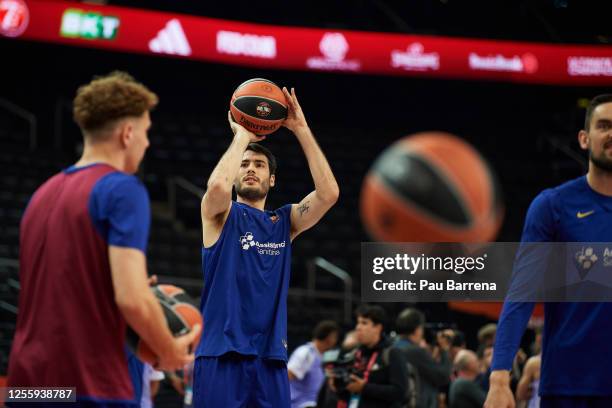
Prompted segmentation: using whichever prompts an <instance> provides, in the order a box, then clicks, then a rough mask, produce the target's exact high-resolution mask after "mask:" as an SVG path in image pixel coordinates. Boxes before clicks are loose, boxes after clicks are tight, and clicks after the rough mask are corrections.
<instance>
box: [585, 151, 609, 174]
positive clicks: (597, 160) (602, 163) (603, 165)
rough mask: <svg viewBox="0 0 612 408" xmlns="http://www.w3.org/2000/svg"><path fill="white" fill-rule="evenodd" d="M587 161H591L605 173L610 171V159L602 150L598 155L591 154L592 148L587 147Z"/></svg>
mask: <svg viewBox="0 0 612 408" xmlns="http://www.w3.org/2000/svg"><path fill="white" fill-rule="evenodd" d="M589 161H591V163H593V165H594V166H595V167H597V168H598V169H600V170H603V171H605V172H607V173H612V159H611V158H609V157H606V152H605V151H602V152H601V154H600V155H599V156H595V155H594V154H593V150H592V149H589Z"/></svg>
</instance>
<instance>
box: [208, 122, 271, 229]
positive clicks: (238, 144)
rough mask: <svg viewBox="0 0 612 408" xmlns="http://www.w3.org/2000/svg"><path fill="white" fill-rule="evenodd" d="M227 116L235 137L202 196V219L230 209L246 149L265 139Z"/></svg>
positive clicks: (213, 216)
mask: <svg viewBox="0 0 612 408" xmlns="http://www.w3.org/2000/svg"><path fill="white" fill-rule="evenodd" d="M227 118H228V120H229V123H230V127H231V128H232V132H233V133H234V139H233V140H232V143H231V144H230V146H229V147H228V149H227V150H226V152H225V153H224V154H223V156H222V157H221V160H219V163H217V166H216V167H215V169H214V170H213V172H212V173H211V175H210V177H209V179H208V183H207V189H206V193H205V194H204V197H203V198H202V205H201V210H202V221H205V220H211V219H213V218H216V217H218V216H220V215H223V214H225V213H226V212H227V211H228V210H229V206H230V202H231V200H232V185H233V182H234V179H235V178H236V175H237V174H238V170H239V169H240V161H241V160H242V155H243V153H244V151H245V150H246V148H247V146H248V144H249V143H250V142H258V141H260V140H263V139H265V136H256V135H255V134H253V133H251V132H249V131H248V130H246V129H245V128H244V127H242V126H241V125H239V124H237V123H236V122H234V121H233V120H232V117H231V114H230V113H229V112H228V113H227Z"/></svg>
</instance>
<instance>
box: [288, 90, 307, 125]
mask: <svg viewBox="0 0 612 408" xmlns="http://www.w3.org/2000/svg"><path fill="white" fill-rule="evenodd" d="M283 93H284V94H285V98H286V99H287V107H288V109H287V119H285V121H284V122H283V126H284V127H286V128H287V129H289V130H290V131H292V132H293V133H295V132H296V131H297V130H299V129H300V128H308V123H306V117H305V116H304V112H303V111H302V107H301V106H300V103H299V102H298V99H297V95H296V94H295V89H294V88H291V93H289V91H288V90H287V88H286V87H284V86H283Z"/></svg>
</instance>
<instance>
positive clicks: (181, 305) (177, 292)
mask: <svg viewBox="0 0 612 408" xmlns="http://www.w3.org/2000/svg"><path fill="white" fill-rule="evenodd" d="M151 290H152V291H153V294H154V295H155V297H156V298H157V300H158V301H159V304H160V305H161V307H162V310H163V312H164V316H165V317H166V322H167V323H168V328H169V329H170V332H172V334H173V335H174V336H175V337H176V336H180V335H183V334H187V333H189V331H191V329H192V328H193V326H195V325H196V324H199V325H200V326H201V327H202V326H203V321H202V314H201V313H200V310H199V309H198V308H197V306H196V302H195V301H194V300H193V299H192V298H191V297H190V296H189V295H188V294H187V293H185V291H184V290H183V289H181V288H179V287H176V286H173V285H156V286H153V287H151ZM203 329H204V327H202V330H203ZM201 335H202V331H200V334H199V335H198V338H197V339H196V341H195V343H194V344H196V345H197V344H198V342H199V341H200V336H201ZM127 339H128V345H129V346H130V348H131V349H132V350H133V351H134V354H136V356H137V357H138V358H139V359H140V360H141V361H144V362H146V363H149V364H155V363H156V362H157V356H156V355H155V353H154V352H153V350H151V347H149V345H148V344H147V343H146V342H145V341H143V340H141V339H140V338H139V336H138V334H136V332H134V331H133V330H132V329H129V330H128V338H127Z"/></svg>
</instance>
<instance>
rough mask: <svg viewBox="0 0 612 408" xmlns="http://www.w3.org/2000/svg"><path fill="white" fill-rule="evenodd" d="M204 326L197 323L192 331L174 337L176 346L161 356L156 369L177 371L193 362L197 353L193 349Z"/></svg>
mask: <svg viewBox="0 0 612 408" xmlns="http://www.w3.org/2000/svg"><path fill="white" fill-rule="evenodd" d="M201 330H202V326H200V325H199V324H196V325H195V326H193V328H192V329H191V331H190V332H189V333H187V334H184V335H182V336H179V337H176V338H175V339H174V347H172V350H169V351H168V353H167V354H165V355H163V356H160V357H159V361H158V363H157V364H156V365H155V366H154V368H155V369H156V370H161V371H175V370H180V369H182V368H183V367H185V365H186V364H189V363H191V362H193V360H194V359H195V354H194V352H193V350H194V349H195V348H196V346H197V344H194V343H195V340H196V339H197V338H198V335H199V334H200V331H201Z"/></svg>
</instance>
